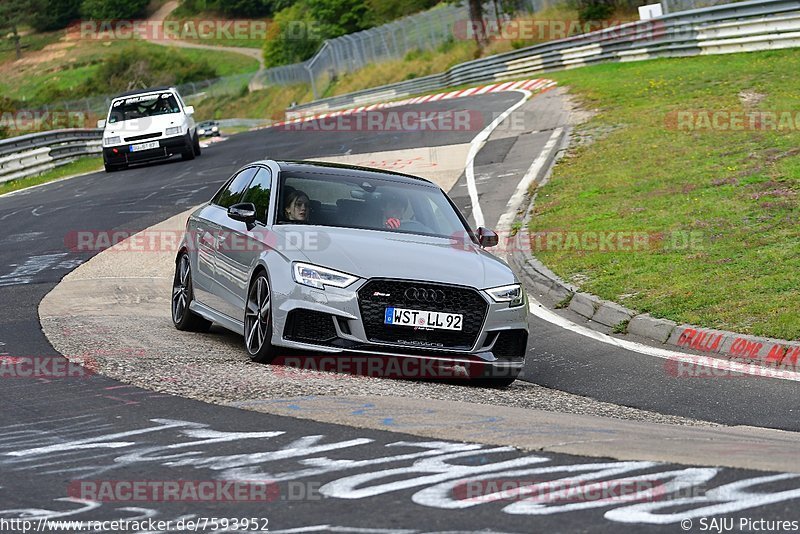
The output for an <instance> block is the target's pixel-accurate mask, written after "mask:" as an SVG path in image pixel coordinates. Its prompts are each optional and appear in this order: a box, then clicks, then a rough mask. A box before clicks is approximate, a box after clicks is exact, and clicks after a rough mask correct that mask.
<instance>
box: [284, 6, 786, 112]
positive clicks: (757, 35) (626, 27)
mask: <svg viewBox="0 0 800 534" xmlns="http://www.w3.org/2000/svg"><path fill="white" fill-rule="evenodd" d="M798 46H800V2H797V0H753V1H745V2H737V3H732V4H727V5H721V6H715V7H710V8H706V9H699V10H693V11H686V12H681V13H677V14H673V15H667V16H664V17H660V18H658V19H652V20H649V21H638V22H632V23H628V24H623V25H620V26H615V27H613V28H607V29H604V30H599V31H596V32H591V33H587V34H583V35H579V36H575V37H569V38H566V39H560V40H558V41H551V42H548V43H544V44H540V45H535V46H531V47H528V48H521V49H519V50H514V51H512V52H506V53H503V54H498V55H496V56H491V57H487V58H483V59H477V60H474V61H469V62H466V63H462V64H460V65H456V66H454V67H452V68H451V69H450V70H448V71H447V72H444V73H442V74H435V75H432V76H426V77H424V78H417V79H414V80H408V81H405V82H400V83H394V84H390V85H384V86H381V87H375V88H372V89H367V90H364V91H357V92H354V93H349V94H346V95H341V96H336V97H332V98H326V99H321V100H316V101H314V102H311V103H308V104H303V105H300V106H296V107H294V108H292V110H291V112H292V113H294V114H313V113H317V112H324V111H328V110H334V109H343V108H348V107H353V106H362V105H364V104H369V103H374V102H379V101H385V100H390V99H394V98H401V97H405V96H410V95H413V94H420V93H424V92H429V91H432V90H436V89H439V88H443V87H453V86H460V85H468V84H473V83H477V82H487V81H499V80H507V79H512V78H520V77H523V76H530V75H537V74H539V73H541V72H543V71H547V70H555V69H563V68H575V67H580V66H584V65H589V64H592V63H597V62H602V61H637V60H643V59H650V58H655V57H683V56H692V55H698V54H725V53H731V52H749V51H755V50H767V49H777V48H790V47H798Z"/></svg>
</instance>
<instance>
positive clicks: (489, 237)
mask: <svg viewBox="0 0 800 534" xmlns="http://www.w3.org/2000/svg"><path fill="white" fill-rule="evenodd" d="M499 242H500V238H498V237H497V234H496V233H494V232H493V231H491V230H489V229H488V228H484V227H483V226H481V227H480V228H478V243H479V244H480V245H481V246H482V247H483V248H489V247H496V246H497V243H499Z"/></svg>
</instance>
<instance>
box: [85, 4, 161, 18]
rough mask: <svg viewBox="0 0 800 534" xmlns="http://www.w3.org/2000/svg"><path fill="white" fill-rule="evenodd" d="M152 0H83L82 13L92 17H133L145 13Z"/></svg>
mask: <svg viewBox="0 0 800 534" xmlns="http://www.w3.org/2000/svg"><path fill="white" fill-rule="evenodd" d="M149 3H150V0H83V3H82V4H81V13H82V14H83V15H84V16H86V17H88V18H91V19H98V20H99V19H102V20H113V19H133V18H138V17H141V16H142V15H144V12H145V10H146V9H147V4H149Z"/></svg>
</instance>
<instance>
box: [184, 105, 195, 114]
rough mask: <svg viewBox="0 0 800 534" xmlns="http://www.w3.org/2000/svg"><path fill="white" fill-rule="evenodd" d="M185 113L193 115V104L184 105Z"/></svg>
mask: <svg viewBox="0 0 800 534" xmlns="http://www.w3.org/2000/svg"><path fill="white" fill-rule="evenodd" d="M186 114H187V115H194V106H186Z"/></svg>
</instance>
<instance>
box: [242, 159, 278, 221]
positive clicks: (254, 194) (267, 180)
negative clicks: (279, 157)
mask: <svg viewBox="0 0 800 534" xmlns="http://www.w3.org/2000/svg"><path fill="white" fill-rule="evenodd" d="M271 189H272V173H271V172H270V171H269V169H263V168H261V169H258V173H257V174H256V177H255V178H253V181H252V182H251V183H250V187H249V188H248V189H247V192H246V193H245V194H244V197H243V198H242V202H252V203H253V204H254V205H255V207H256V213H257V214H258V215H257V217H258V221H259V222H260V223H261V224H267V213H268V212H269V195H270V191H271Z"/></svg>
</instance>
